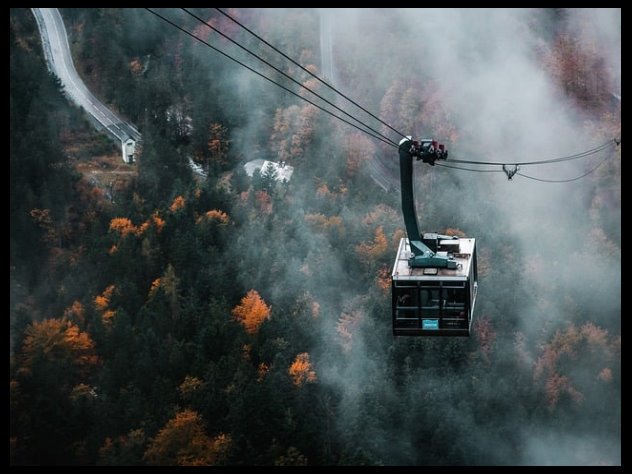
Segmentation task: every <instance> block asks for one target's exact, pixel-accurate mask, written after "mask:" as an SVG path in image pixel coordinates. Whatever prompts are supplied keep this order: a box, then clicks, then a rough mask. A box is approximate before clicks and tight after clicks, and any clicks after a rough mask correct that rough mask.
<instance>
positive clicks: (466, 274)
mask: <svg viewBox="0 0 632 474" xmlns="http://www.w3.org/2000/svg"><path fill="white" fill-rule="evenodd" d="M442 237H443V236H442ZM436 250H437V255H444V254H443V252H446V253H447V255H449V256H450V257H453V258H454V260H455V261H456V262H457V263H456V269H448V268H436V267H426V268H414V267H411V266H409V259H410V258H411V256H413V252H412V250H411V248H410V244H409V241H408V239H406V238H404V239H401V241H400V243H399V250H398V251H397V257H396V259H395V265H394V267H393V273H392V298H393V335H395V336H469V335H470V329H471V326H472V315H473V313H474V304H475V303H476V292H477V289H478V283H477V276H476V243H475V239H466V238H460V239H456V238H452V239H450V240H439V241H438V248H437V249H436Z"/></svg>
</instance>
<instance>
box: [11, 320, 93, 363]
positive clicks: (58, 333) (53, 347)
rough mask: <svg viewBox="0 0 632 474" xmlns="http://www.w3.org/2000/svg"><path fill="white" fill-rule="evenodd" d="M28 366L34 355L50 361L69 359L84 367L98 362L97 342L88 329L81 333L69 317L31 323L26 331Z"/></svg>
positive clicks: (25, 345) (25, 341)
mask: <svg viewBox="0 0 632 474" xmlns="http://www.w3.org/2000/svg"><path fill="white" fill-rule="evenodd" d="M25 336H26V337H25V338H24V345H23V347H22V353H23V354H24V362H25V366H26V367H27V368H28V367H30V365H31V363H32V362H33V360H34V358H35V357H37V356H43V357H44V358H46V359H48V360H63V359H67V360H69V361H71V362H72V363H74V364H76V365H80V366H89V365H94V364H96V362H97V357H96V355H94V342H93V341H92V339H90V336H89V335H88V333H87V332H81V331H80V330H79V327H78V326H77V325H76V324H73V323H72V322H70V321H68V320H67V319H44V320H42V321H39V322H34V323H32V324H30V325H29V326H28V327H27V328H26V331H25Z"/></svg>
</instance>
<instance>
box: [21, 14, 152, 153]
mask: <svg viewBox="0 0 632 474" xmlns="http://www.w3.org/2000/svg"><path fill="white" fill-rule="evenodd" d="M31 11H32V12H33V15H34V16H35V20H36V21H37V27H38V29H39V32H40V36H41V38H42V47H43V49H44V57H45V58H46V64H47V66H48V69H49V71H51V72H53V73H54V74H55V75H56V76H57V77H58V78H59V80H60V81H61V83H62V84H63V86H64V93H65V94H66V96H67V97H68V98H69V99H70V100H72V101H73V102H74V103H75V104H77V105H78V106H80V107H82V108H83V109H84V110H85V111H86V112H88V113H89V114H90V115H92V116H93V117H94V118H95V119H96V120H97V121H98V122H99V123H100V124H101V125H102V126H103V127H104V128H105V130H106V131H107V132H108V135H110V137H111V138H113V139H116V140H118V141H119V142H123V141H125V140H127V138H129V137H131V138H133V139H134V140H136V141H138V140H140V139H141V134H140V132H139V131H138V130H137V129H136V127H134V125H132V124H130V123H127V122H125V121H123V120H121V119H120V118H119V117H117V116H116V115H115V114H114V113H113V112H112V111H111V110H110V109H108V108H107V107H106V106H105V105H103V103H102V102H101V101H100V100H99V99H97V98H96V97H95V96H94V95H93V94H92V93H91V92H90V91H89V90H88V88H87V87H86V85H85V84H84V83H83V81H82V80H81V78H80V77H79V74H77V70H76V69H75V65H74V63H73V61H72V56H71V55H70V47H69V46H68V36H67V35H66V28H65V27H64V21H63V19H62V17H61V15H60V13H59V10H58V9H57V8H32V9H31Z"/></svg>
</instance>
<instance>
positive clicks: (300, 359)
mask: <svg viewBox="0 0 632 474" xmlns="http://www.w3.org/2000/svg"><path fill="white" fill-rule="evenodd" d="M288 373H289V374H290V377H292V381H293V382H294V385H297V386H301V385H303V384H305V383H314V382H316V379H317V377H316V372H315V371H314V370H312V364H311V362H310V361H309V354H308V353H307V352H301V353H300V354H298V355H297V356H296V358H295V359H294V362H292V365H290V368H289V369H288Z"/></svg>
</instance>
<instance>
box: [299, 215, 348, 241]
mask: <svg viewBox="0 0 632 474" xmlns="http://www.w3.org/2000/svg"><path fill="white" fill-rule="evenodd" d="M304 219H305V222H307V223H308V224H309V225H311V226H312V228H313V229H314V230H315V231H317V232H332V231H337V233H338V236H339V237H341V236H342V235H343V234H344V231H345V227H344V224H343V223H342V217H340V216H331V217H326V216H325V215H324V214H320V213H318V214H305V217H304Z"/></svg>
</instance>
